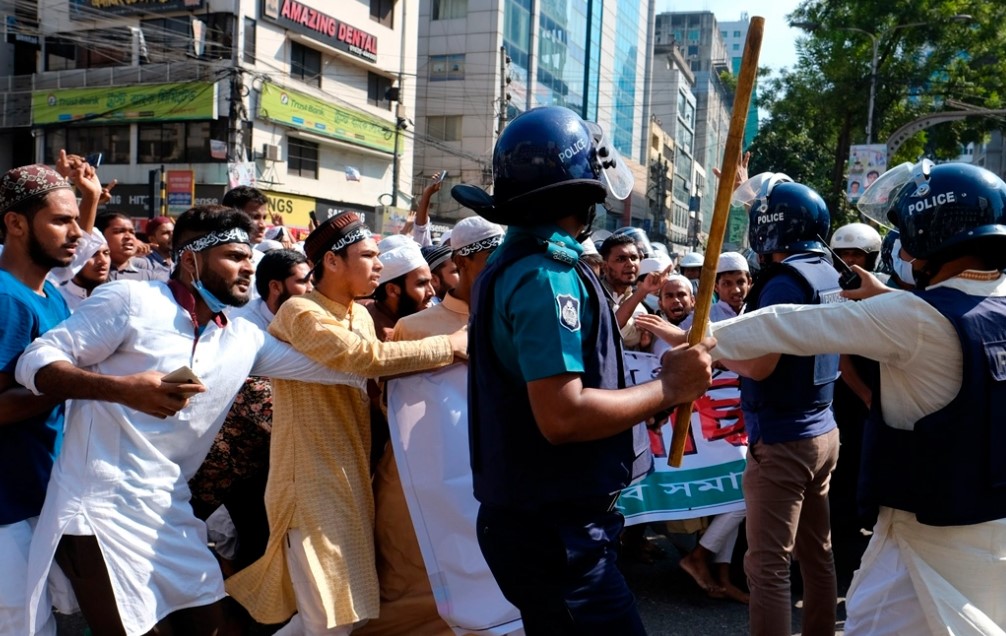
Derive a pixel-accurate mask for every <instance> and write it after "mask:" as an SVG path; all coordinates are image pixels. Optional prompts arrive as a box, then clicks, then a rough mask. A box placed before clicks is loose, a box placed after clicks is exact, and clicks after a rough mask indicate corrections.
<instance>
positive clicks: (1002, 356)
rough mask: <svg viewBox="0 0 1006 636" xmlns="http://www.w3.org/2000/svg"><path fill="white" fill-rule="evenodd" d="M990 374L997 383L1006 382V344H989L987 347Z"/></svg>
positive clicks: (986, 353)
mask: <svg viewBox="0 0 1006 636" xmlns="http://www.w3.org/2000/svg"><path fill="white" fill-rule="evenodd" d="M985 355H986V357H987V358H988V362H989V372H990V373H991V375H992V378H993V379H994V380H996V381H997V382H1002V381H1003V380H1006V342H1002V341H1000V342H989V343H987V344H986V345H985Z"/></svg>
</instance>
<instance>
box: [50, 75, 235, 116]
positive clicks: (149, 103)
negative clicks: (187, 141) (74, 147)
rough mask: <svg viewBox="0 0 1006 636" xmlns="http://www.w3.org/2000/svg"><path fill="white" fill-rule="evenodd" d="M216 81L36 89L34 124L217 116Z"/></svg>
mask: <svg viewBox="0 0 1006 636" xmlns="http://www.w3.org/2000/svg"><path fill="white" fill-rule="evenodd" d="M216 86H217V85H216V84H215V83H209V82H186V83H174V84H139V85H135V86H100V87H92V88H64V89H58V90H47V91H34V92H32V94H31V116H32V123H33V124H36V125H37V124H59V123H67V122H73V121H81V120H85V121H88V122H93V123H129V122H141V121H182V120H207V119H216V118H217V89H216Z"/></svg>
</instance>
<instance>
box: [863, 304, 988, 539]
mask: <svg viewBox="0 0 1006 636" xmlns="http://www.w3.org/2000/svg"><path fill="white" fill-rule="evenodd" d="M915 293H916V295H918V296H919V297H921V298H922V299H923V300H925V301H926V302H928V303H929V304H930V305H932V306H933V308H935V309H936V310H937V311H939V312H940V313H941V314H942V315H943V316H945V317H946V318H947V319H948V320H950V322H951V323H952V324H953V326H954V329H955V330H956V331H957V336H958V338H960V341H961V349H962V351H963V353H964V369H963V371H964V373H963V377H962V378H961V390H960V392H959V393H958V394H957V396H956V397H955V398H954V400H953V401H952V402H950V404H948V405H947V406H945V407H944V408H942V409H940V410H939V411H936V412H935V413H931V414H929V415H927V416H925V417H923V418H922V419H920V420H919V421H918V422H916V424H915V427H914V429H913V430H911V431H909V430H900V429H895V428H892V427H890V426H887V425H886V424H884V420H883V415H882V414H881V411H880V407H879V405H880V403H881V400H880V399H879V398H880V386H879V382H878V384H877V385H876V386H875V387H874V392H875V393H874V394H875V397H874V399H873V405H874V408H873V411H872V412H871V416H870V422H869V423H868V425H867V427H866V434H865V437H864V441H863V466H862V473H861V479H862V481H861V483H860V493H861V498H862V500H863V503H864V505H866V506H887V507H890V508H897V509H899V510H905V511H908V512H914V513H915V516H916V518H917V519H918V521H919V523H923V524H926V525H933V526H960V525H971V524H977V523H983V522H986V521H992V520H995V519H1006V429H1004V427H1003V426H1001V425H999V424H1000V422H1001V419H1000V418H1002V414H1001V413H1000V412H999V409H1001V405H1002V404H1004V403H1006V344H1004V343H1006V298H1003V297H987V298H980V297H975V296H969V295H967V294H965V293H964V292H961V291H959V290H955V289H950V288H945V287H939V288H936V289H932V290H927V291H918V292H915Z"/></svg>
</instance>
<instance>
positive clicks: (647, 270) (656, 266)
mask: <svg viewBox="0 0 1006 636" xmlns="http://www.w3.org/2000/svg"><path fill="white" fill-rule="evenodd" d="M672 262H673V261H671V259H670V257H668V256H664V255H663V254H661V253H660V252H654V254H653V256H651V257H650V258H644V259H643V260H642V261H641V262H640V263H639V275H640V276H646V275H647V274H652V273H653V272H662V271H664V270H665V269H667V268H668V267H670V266H671V263H672Z"/></svg>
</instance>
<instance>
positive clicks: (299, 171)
mask: <svg viewBox="0 0 1006 636" xmlns="http://www.w3.org/2000/svg"><path fill="white" fill-rule="evenodd" d="M286 146H287V147H286V152H287V156H286V172H287V174H291V175H296V176H298V177H305V178H307V179H317V178H318V144H316V143H312V142H310V141H304V140H303V139H297V138H296V137H289V138H288V139H287V141H286Z"/></svg>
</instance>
